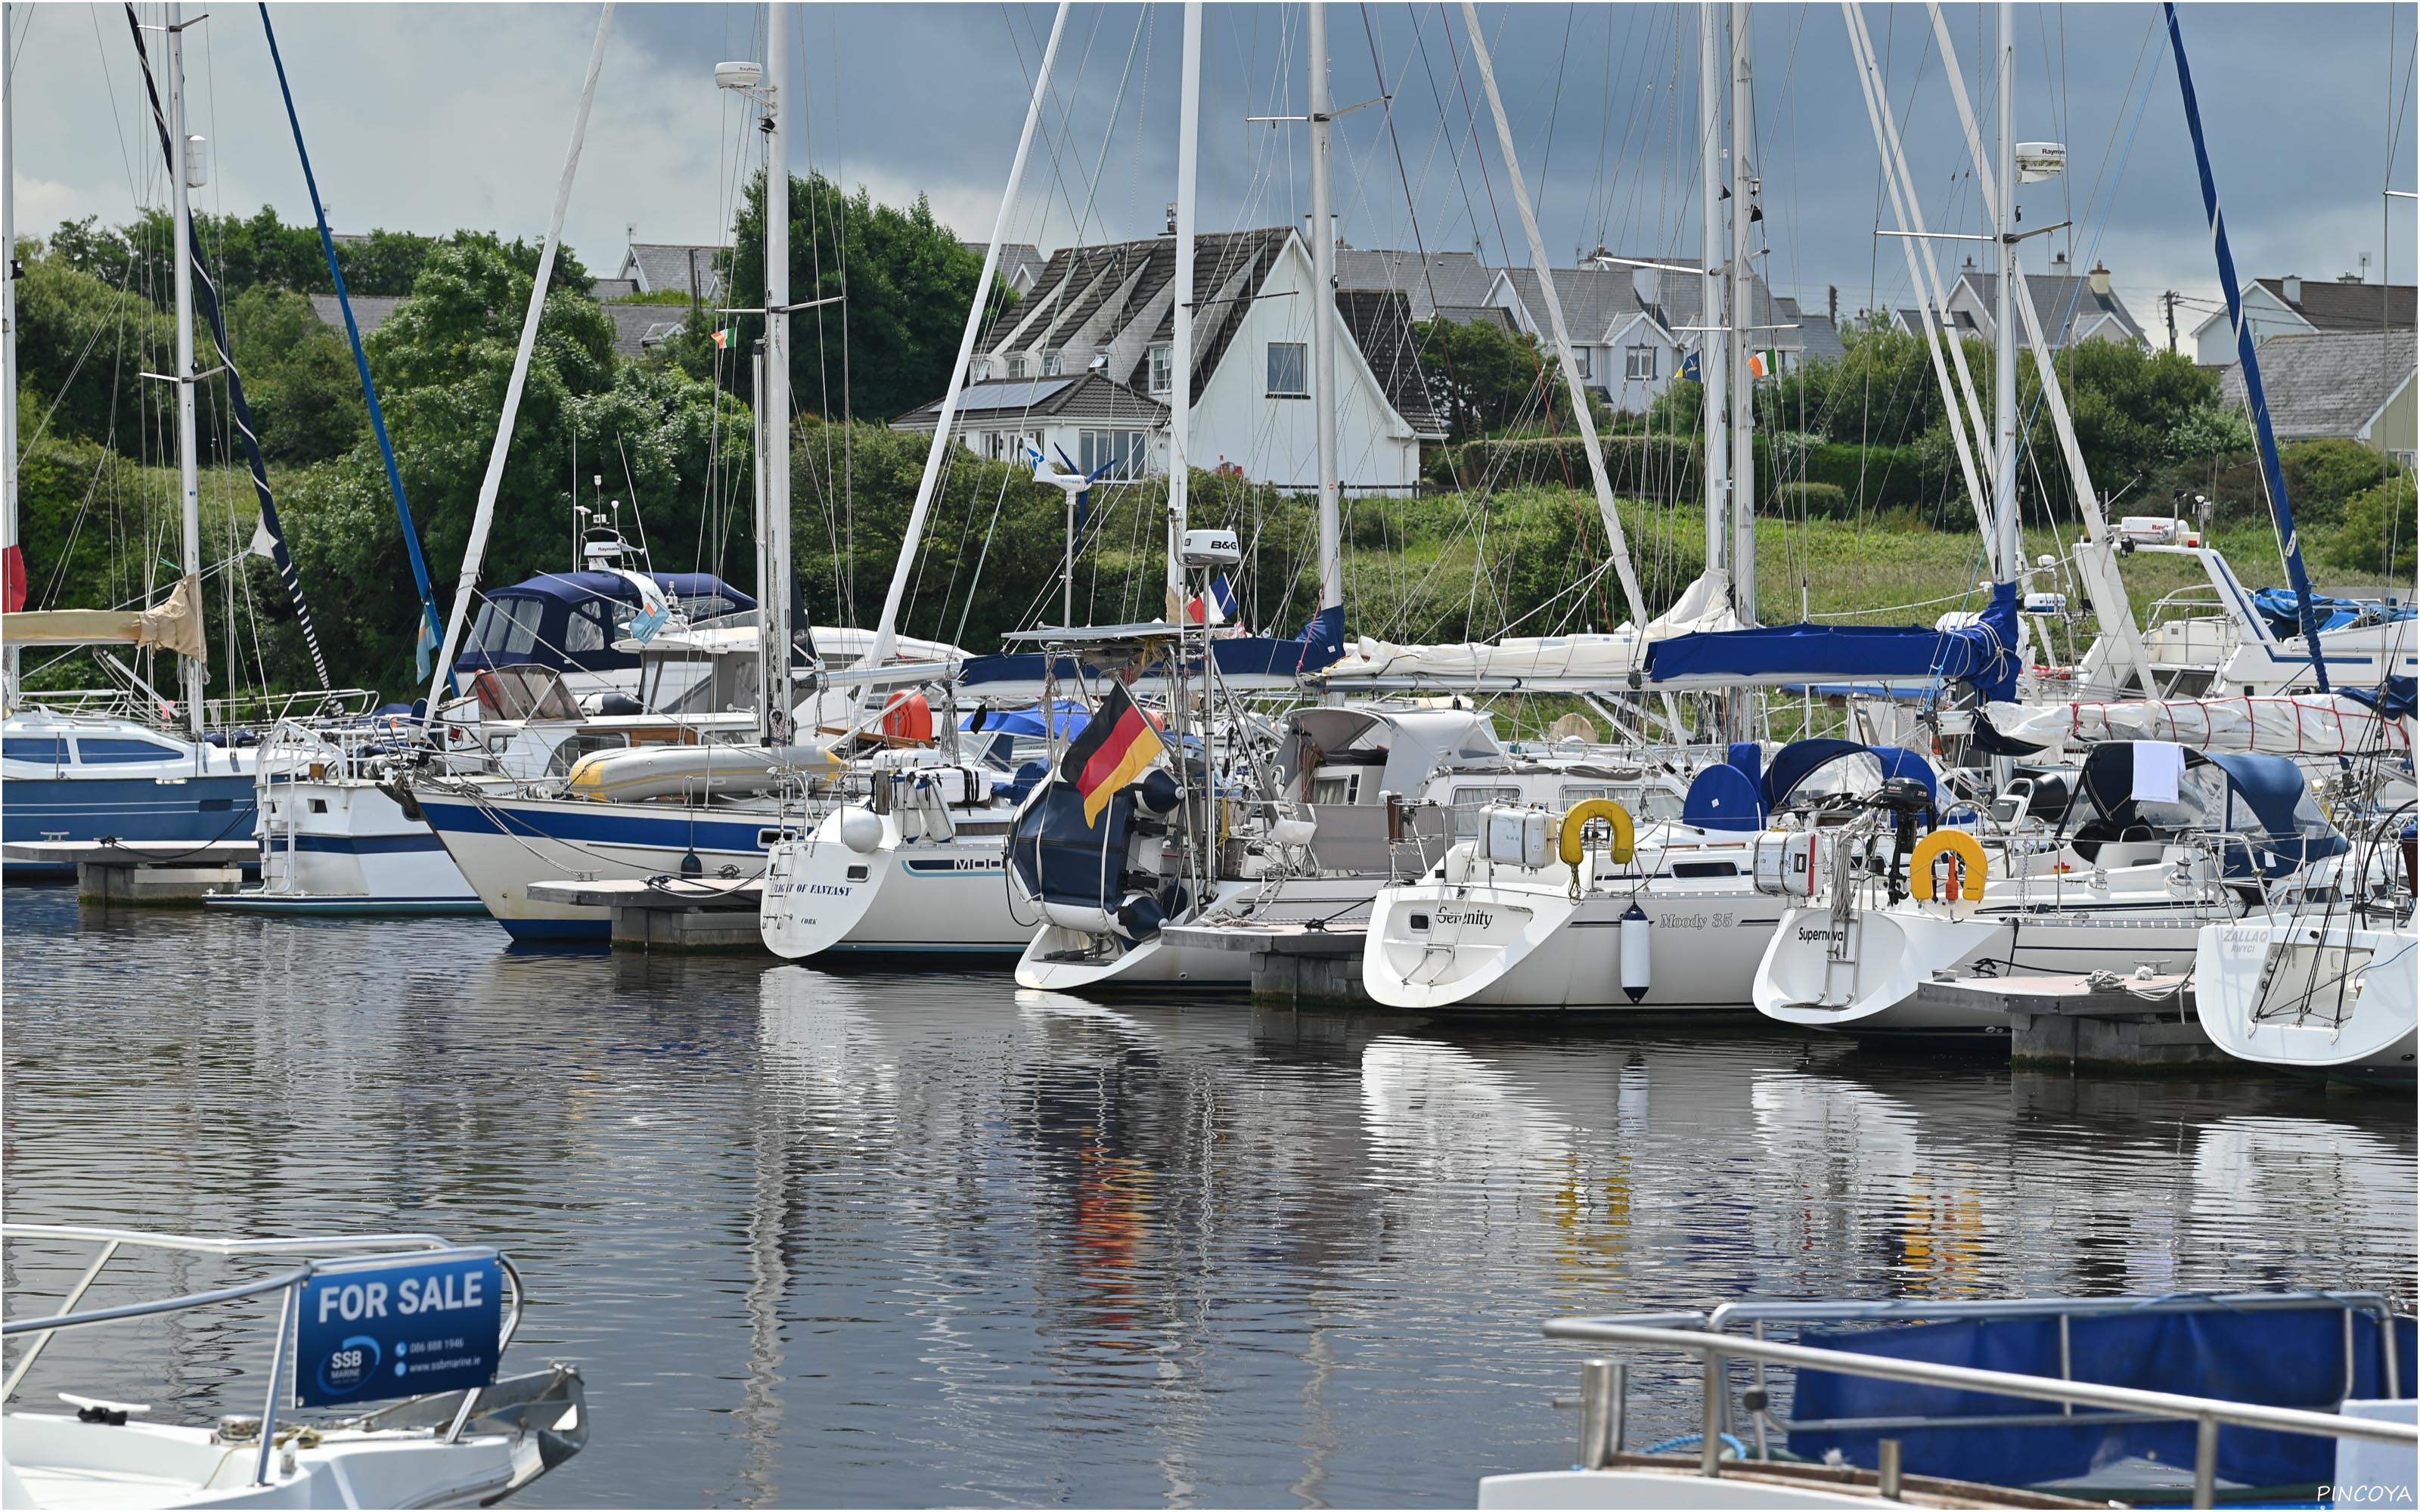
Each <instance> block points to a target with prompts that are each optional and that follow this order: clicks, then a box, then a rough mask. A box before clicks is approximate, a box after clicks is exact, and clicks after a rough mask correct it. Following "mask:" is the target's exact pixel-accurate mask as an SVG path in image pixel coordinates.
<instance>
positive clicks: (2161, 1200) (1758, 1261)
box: [5, 889, 2414, 1505]
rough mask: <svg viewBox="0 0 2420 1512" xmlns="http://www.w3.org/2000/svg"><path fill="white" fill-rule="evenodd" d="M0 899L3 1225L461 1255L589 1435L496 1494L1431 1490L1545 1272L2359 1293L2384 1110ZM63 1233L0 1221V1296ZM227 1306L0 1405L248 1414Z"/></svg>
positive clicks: (1484, 1411)
mask: <svg viewBox="0 0 2420 1512" xmlns="http://www.w3.org/2000/svg"><path fill="white" fill-rule="evenodd" d="M5 908H6V914H7V933H6V941H5V946H6V962H5V964H6V966H7V976H6V984H5V985H6V995H7V996H6V1011H7V1017H8V1042H7V1049H6V1053H7V1057H8V1072H7V1076H8V1081H7V1088H6V1090H7V1118H8V1153H7V1163H6V1173H5V1176H6V1193H5V1196H6V1200H7V1203H8V1211H9V1212H10V1213H11V1215H12V1216H15V1217H20V1218H24V1219H29V1220H42V1219H55V1220H61V1221H82V1222H103V1221H106V1222H112V1223H119V1222H124V1223H136V1224H143V1225H147V1226H153V1227H173V1228H182V1229H191V1230H200V1231H209V1232H229V1231H240V1230H249V1231H255V1232H268V1231H288V1232H290V1231H308V1230H314V1229H318V1230H327V1229H335V1228H350V1229H362V1228H370V1227H380V1228H385V1227H411V1228H433V1229H436V1230H439V1231H442V1232H445V1233H449V1234H452V1235H455V1236H457V1237H460V1238H464V1239H481V1240H489V1241H493V1242H498V1243H502V1244H504V1245H506V1246H508V1247H509V1248H510V1249H511V1250H512V1251H513V1252H514V1254H515V1255H516V1256H517V1257H519V1258H520V1261H521V1262H522V1264H523V1266H524V1268H525V1270H526V1271H527V1272H528V1273H529V1275H530V1278H531V1281H532V1284H533V1287H534V1288H535V1305H534V1307H533V1310H532V1314H531V1318H530V1321H529V1324H528V1326H527V1330H526V1334H525V1337H526V1338H527V1340H528V1350H527V1356H526V1357H527V1359H529V1360H530V1361H533V1362H535V1361H536V1360H541V1359H544V1358H549V1357H551V1358H563V1359H571V1360H576V1361H578V1362H579V1363H580V1364H581V1365H582V1368H583V1369H584V1370H585V1371H586V1372H587V1373H588V1376H589V1379H590V1382H591V1400H592V1402H593V1403H594V1405H595V1412H596V1421H597V1437H596V1439H595V1440H594V1441H593V1443H592V1446H591V1448H590V1450H589V1451H588V1453H587V1454H586V1455H584V1456H583V1457H582V1458H581V1459H580V1460H579V1461H577V1462H575V1464H574V1465H573V1466H572V1467H571V1468H570V1469H569V1470H568V1471H566V1473H564V1474H562V1475H561V1476H559V1477H552V1478H550V1479H549V1480H547V1481H543V1482H541V1483H539V1485H538V1487H537V1488H535V1491H536V1493H537V1494H536V1495H535V1497H533V1501H535V1502H537V1503H541V1504H543V1503H548V1502H554V1503H563V1504H687V1503H698V1502H710V1503H726V1504H796V1503H801V1502H812V1503H845V1504H847V1503H861V1504H933V1503H951V1504H975V1503H989V1502H1020V1503H1021V1502H1040V1501H1060V1502H1068V1503H1076V1504H1103V1503H1116V1504H1141V1503H1158V1502H1170V1503H1174V1504H1202V1505H1207V1504H1294V1503H1300V1504H1373V1503H1383V1504H1440V1505H1450V1504H1464V1505H1466V1504H1468V1501H1469V1497H1470V1495H1471V1490H1472V1485H1473V1481H1474V1478H1475V1477H1476V1476H1477V1475H1479V1474H1481V1473H1487V1472H1489V1471H1491V1470H1497V1469H1521V1468H1537V1467H1540V1466H1544V1465H1551V1464H1555V1463H1559V1462H1561V1461H1562V1460H1563V1459H1564V1458H1567V1449H1566V1447H1565V1443H1564V1441H1565V1439H1566V1438H1567V1436H1568V1433H1569V1431H1570V1425H1569V1422H1568V1421H1567V1414H1566V1415H1562V1416H1559V1415H1558V1414H1556V1413H1554V1412H1550V1411H1548V1410H1547V1408H1546V1406H1545V1403H1546V1400H1547V1398H1548V1397H1549V1396H1552V1395H1554V1394H1556V1393H1558V1392H1564V1391H1568V1390H1569V1387H1570V1378H1571V1372H1572V1365H1571V1361H1570V1359H1569V1357H1568V1356H1567V1355H1564V1354H1562V1353H1560V1352H1558V1351H1557V1350H1550V1349H1548V1348H1546V1347H1545V1346H1544V1344H1543V1343H1542V1342H1541V1341H1540V1340H1539V1339H1538V1338H1537V1335H1536V1325H1537V1323H1538V1322H1539V1320H1540V1319H1542V1318H1544V1317H1546V1316H1549V1315H1552V1314H1555V1313H1559V1312H1566V1311H1575V1310H1589V1311H1604V1310H1611V1309H1616V1308H1630V1307H1660V1306H1668V1305H1699V1304H1705V1303H1708V1302H1711V1301H1715V1300H1720V1299H1723V1298H1726V1297H1731V1296H1739V1295H1745V1294H1748V1293H1751V1292H1754V1293H1761V1294H1765V1295H1774V1294H1789V1295H1858V1296H1888V1295H1910V1296H1962V1295H2009V1294H2019V1293H2041V1292H2052V1291H2077V1292H2098V1293H2106V1292H2111V1291H2118V1290H2126V1289H2157V1288H2188V1287H2189V1288H2202V1287H2240V1286H2247V1285H2272V1284H2288V1283H2302V1284H2312V1285H2332V1286H2366V1287H2375V1288H2381V1289H2384V1290H2387V1291H2389V1292H2390V1293H2391V1294H2392V1295H2394V1296H2396V1297H2397V1299H2398V1301H2399V1302H2401V1304H2404V1305H2406V1306H2409V1305H2410V1304H2411V1300H2412V1298H2411V1293H2412V1283H2411V1276H2412V1262H2413V1241H2412V1225H2413V1200H2412V1174H2413V1149H2414V1137H2413V1120H2412V1110H2411V1108H2410V1105H2409V1103H2408V1102H2407V1101H2404V1100H2397V1099H2393V1098H2372V1097H2350V1098H2348V1097H2342V1096H2331V1095H2326V1094H2323V1093H2321V1092H2319V1090H2317V1089H2315V1088H2305V1087H2298V1086H2295V1085H2293V1084H2283V1083H2270V1082H2265V1081H2259V1080H2250V1081H2246V1080H2241V1079H2238V1080H2230V1081H2226V1082H2212V1083H2193V1082H2176V1081H2168V1082H2134V1083H2117V1082H2096V1081H2079V1080H2075V1079H2071V1078H2064V1077H2041V1076H2031V1075H2023V1074H2015V1075H2012V1074H2011V1073H2010V1072H2009V1070H2008V1068H2007V1067H2006V1066H2005V1065H1998V1066H1994V1065H1993V1064H1991V1063H1989V1062H1976V1061H1962V1060H1936V1059H1928V1058H1903V1057H1902V1058H1879V1057H1865V1056H1862V1055H1860V1054H1858V1053H1856V1052H1855V1051H1854V1050H1853V1049H1850V1048H1847V1047H1843V1046H1837V1045H1828V1044H1816V1043H1809V1042H1807V1041H1799V1040H1795V1039H1789V1038H1781V1037H1775V1036H1768V1035H1764V1034H1761V1033H1758V1032H1754V1031H1753V1030H1752V1029H1750V1030H1742V1029H1740V1028H1738V1027H1736V1026H1730V1027H1725V1026H1692V1025H1683V1026H1602V1027H1599V1028H1594V1029H1580V1028H1575V1027H1573V1026H1557V1025H1549V1026H1543V1027H1542V1026H1535V1025H1528V1026H1522V1025H1508V1026H1487V1025H1480V1026H1469V1025H1460V1024H1454V1023H1450V1022H1421V1021H1419V1020H1407V1019H1403V1018H1355V1017H1322V1016H1319V1015H1312V1014H1301V1013H1294V1012H1258V1013H1256V1012H1254V1011H1251V1010H1249V1009H1248V1008H1245V1007H1243V1006H1242V1005H1239V1004H1218V1003H1192V1004H1154V1005H1150V1006H1142V1007H1133V1008H1124V1009H1119V1008H1104V1007H1101V1006H1097V1005H1091V1004H1085V1003H1081V1002H1078V1001H1074V1000H1069V999H1061V998H1054V997H1050V996H1047V995H1032V994H1018V993H1016V992H1014V991H1013V990H1012V989H1010V988H1009V987H1008V986H1007V985H1006V984H1005V983H1004V982H999V981H995V980H990V979H988V978H974V977H966V976H960V975H933V976H924V977H884V976H871V975H850V976H828V975H825V974H823V973H820V972H817V971H814V970H812V969H809V968H805V967H799V966H781V967H767V966H764V965H762V964H757V963H753V962H738V961H719V960H711V959H684V958H678V957H638V956H608V955H604V954H598V953H566V952H548V951H523V950H514V949H505V948H504V946H503V944H502V936H501V934H499V933H496V932H494V931H492V930H490V929H489V928H488V927H487V926H485V925H483V924H470V923H465V922H464V921H460V920H445V921H430V922H426V923H411V922H407V921H388V922H359V923H346V922H339V921H320V922H316V923H312V924H306V925H299V926H298V925H295V924H292V923H290V922H287V921H276V920H258V919H243V918H227V917H223V916H217V915H188V914H152V915H145V916H142V917H141V918H132V919H130V918H128V917H127V916H125V915H100V914H91V913H86V914H79V913H78V912H77V911H76V910H75V908H74V907H73V905H72V903H69V902H66V901H65V895H64V894H63V893H61V892H56V891H31V890H26V889H9V890H8V893H7V895H6V899H5ZM79 1263H80V1261H79V1258H78V1257H72V1256H69V1255H66V1254H52V1253H49V1252H47V1251H41V1250H39V1249H27V1250H23V1251H12V1253H11V1254H10V1256H9V1260H8V1273H7V1276H6V1280H7V1282H8V1306H9V1308H10V1310H11V1312H12V1314H13V1313H15V1312H16V1311H19V1310H22V1309H31V1308H35V1307H39V1306H42V1305H44V1304H45V1301H46V1299H49V1298H54V1297H56V1296H57V1295H59V1294H60V1293H61V1292H62V1291H64V1289H65V1288H66V1287H67V1285H68V1284H69V1282H70V1280H71V1279H72V1276H73V1273H74V1270H75V1268H76V1266H77V1265H78V1264H79ZM179 1263H180V1264H189V1263H190V1262H179ZM211 1279H212V1277H211V1276H209V1275H207V1274H203V1273H199V1272H198V1271H196V1272H193V1273H191V1274H187V1273H182V1272H180V1273H178V1274H176V1275H175V1276H169V1275H168V1274H167V1273H164V1272H163V1273H158V1274H156V1275H155V1276H154V1277H153V1281H154V1282H155V1283H156V1284H160V1285H167V1284H181V1285H201V1284H205V1283H207V1282H209V1280H211ZM129 1294H131V1293H129ZM266 1322H267V1318H266V1312H265V1310H264V1311H263V1312H262V1313H261V1314H260V1316H257V1317H255V1316H251V1315H242V1316H236V1315H230V1316H228V1317H226V1318H214V1319H209V1320H208V1321H207V1322H203V1321H200V1320H194V1321H191V1322H186V1323H180V1324H179V1325H178V1332H177V1333H176V1334H175V1335H174V1337H173V1338H171V1337H168V1336H165V1335H155V1336H152V1337H149V1338H145V1339H136V1340H133V1341H132V1342H129V1341H126V1340H116V1339H108V1338H103V1337H101V1336H100V1335H93V1336H88V1337H85V1338H80V1339H76V1340H74V1341H73V1343H74V1346H75V1347H74V1349H73V1350H70V1348H69V1341H62V1343H61V1345H60V1346H59V1347H58V1348H57V1349H56V1350H54V1351H53V1357H46V1359H45V1362H44V1363H43V1365H41V1366H40V1367H39V1368H38V1370H37V1372H36V1376H35V1379H34V1381H33V1382H32V1391H33V1393H34V1394H35V1396H43V1395H46V1394H47V1393H48V1392H50V1391H54V1390H58V1389H77V1388H79V1387H81V1388H83V1389H86V1390H92V1391H97V1392H99V1393H100V1394H101V1395H105V1396H132V1397H134V1398H135V1399H143V1400H154V1401H164V1402H166V1403H169V1404H172V1407H173V1410H175V1411H177V1412H193V1413H210V1412H217V1411H220V1410H222V1408H223V1407H224V1409H225V1410H230V1411H232V1410H239V1409H241V1410H251V1409H253V1408H255V1407H256V1403H257V1396H258V1393H259V1390H260V1382H259V1381H258V1377H257V1375H256V1372H257V1371H258V1370H259V1368H260V1367H261V1365H262V1363H263V1362H265V1359H266V1354H267V1343H268V1339H267V1334H266ZM138 1344H139V1345H147V1346H160V1345H168V1344H173V1345H174V1346H175V1350H176V1353H175V1356H174V1359H175V1364H174V1365H173V1367H172V1369H171V1371H170V1374H169V1376H168V1378H167V1380H166V1382H165V1385H164V1387H163V1381H162V1377H161V1374H160V1371H161V1368H162V1367H161V1365H160V1361H161V1360H162V1359H163V1358H165V1357H166V1356H164V1355H163V1354H161V1353H157V1352H153V1353H147V1352H146V1351H145V1350H144V1349H141V1348H137V1347H136V1345H138ZM79 1351H80V1352H79ZM1641 1388H1642V1390H1644V1391H1646V1392H1647V1393H1648V1394H1649V1399H1648V1400H1647V1401H1645V1402H1643V1403H1642V1404H1641V1409H1640V1417H1641V1420H1642V1428H1641V1431H1655V1430H1657V1429H1658V1428H1660V1427H1663V1425H1665V1424H1667V1423H1668V1424H1669V1425H1670V1429H1669V1430H1670V1431H1682V1430H1683V1429H1684V1428H1685V1427H1686V1425H1685V1424H1684V1423H1683V1421H1682V1419H1683V1416H1684V1415H1685V1413H1686V1407H1685V1403H1686V1401H1687V1400H1688V1394H1687V1388H1686V1387H1685V1386H1684V1385H1683V1383H1682V1382H1681V1381H1679V1380H1678V1377H1677V1374H1675V1375H1671V1376H1667V1375H1664V1374H1660V1373H1646V1374H1644V1375H1643V1376H1642V1379H1641Z"/></svg>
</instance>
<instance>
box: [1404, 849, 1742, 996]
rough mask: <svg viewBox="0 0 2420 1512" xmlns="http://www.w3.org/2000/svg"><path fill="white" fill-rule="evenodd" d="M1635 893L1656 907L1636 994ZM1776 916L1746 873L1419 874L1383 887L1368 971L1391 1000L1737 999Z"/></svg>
mask: <svg viewBox="0 0 2420 1512" xmlns="http://www.w3.org/2000/svg"><path fill="white" fill-rule="evenodd" d="M1634 902H1636V903H1637V905H1638V907H1639V909H1640V911H1641V912H1643V913H1644V914H1646V916H1647V918H1648V927H1647V940H1648V945H1647V949H1648V960H1647V962H1646V967H1647V976H1648V983H1647V986H1646V989H1645V991H1644V992H1642V993H1640V994H1639V995H1637V996H1636V997H1634V996H1633V995H1631V993H1629V992H1628V991H1626V990H1625V989H1624V988H1623V986H1622V977H1623V975H1624V973H1623V971H1622V964H1623V963H1622V933H1623V932H1622V929H1621V922H1622V916H1623V915H1624V914H1625V913H1627V912H1628V911H1629V910H1630V907H1631V905H1632V903H1634ZM1780 917H1781V901H1780V900H1779V899H1777V898H1766V897H1761V896H1759V895H1758V894H1757V893H1756V892H1754V891H1753V890H1752V889H1751V888H1750V887H1749V886H1748V885H1747V882H1746V880H1745V879H1742V880H1740V881H1739V882H1737V883H1735V884H1731V885H1728V886H1719V887H1712V886H1710V887H1704V888H1693V889H1688V890H1685V891H1684V890H1675V889H1669V888H1668V889H1666V890H1663V891H1652V890H1650V889H1646V888H1641V889H1639V890H1638V891H1637V893H1636V894H1635V895H1634V894H1631V893H1628V892H1595V891H1591V892H1589V893H1586V894H1584V895H1583V896H1581V897H1579V898H1577V899H1575V898H1573V897H1571V896H1570V895H1569V893H1568V892H1561V891H1554V890H1550V889H1549V888H1547V887H1521V886H1512V887H1479V886H1460V887H1457V886H1453V885H1450V884H1448V883H1444V882H1422V883H1419V884H1418V885H1415V886H1412V887H1389V888H1388V889H1387V890H1386V891H1384V892H1382V893H1380V894H1379V895H1378V902H1377V904H1376V906H1375V908H1374V909H1373V911H1372V914H1371V918H1370V934H1369V939H1368V941H1367V943H1366V944H1365V945H1364V947H1363V952H1362V957H1361V980H1362V984H1363V986H1365V987H1366V988H1367V989H1368V990H1369V993H1370V995H1371V996H1372V997H1373V998H1375V999H1376V1000H1377V1001H1378V1002H1380V1003H1383V1004H1385V1005H1387V1006H1388V1007H1389V1008H1404V1009H1422V1010H1432V1011H1435V1010H1446V1009H1463V1010H1478V1009H1496V1010H1502V1011H1536V1010H1544V1009H1580V1010H1599V1009H1619V1010H1636V1011H1646V1012H1663V1011H1674V1010H1701V1009H1710V1010H1740V1009H1745V1008H1746V1006H1747V1002H1748V990H1749V986H1750V983H1751V980H1752V979H1753V978H1754V976H1755V970H1756V962H1757V959H1758V957H1759V955H1760V954H1761V952H1762V951H1763V949H1764V947H1765V944H1766V942H1767V941H1768V940H1769V939H1771V937H1772V933H1773V928H1774V925H1775V923H1776V921H1777V920H1778V919H1779V918H1780ZM1633 937H1634V938H1636V932H1635V931H1634V932H1633ZM1634 964H1635V963H1634Z"/></svg>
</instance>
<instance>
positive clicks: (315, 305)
mask: <svg viewBox="0 0 2420 1512" xmlns="http://www.w3.org/2000/svg"><path fill="white" fill-rule="evenodd" d="M338 239H339V240H342V238H338ZM352 301H353V324H354V325H355V326H356V327H358V328H359V329H360V331H361V333H362V334H363V335H365V336H367V335H368V334H369V333H370V332H373V331H376V330H377V329H378V328H379V327H380V326H382V325H384V324H386V317H387V316H391V315H393V314H395V307H396V305H398V304H401V303H402V302H403V296H402V295H400V294H356V295H354V296H352ZM311 309H312V311H313V313H315V314H316V315H318V317H319V318H320V320H321V321H322V322H324V323H325V324H327V325H329V326H332V327H334V329H336V330H338V331H342V330H344V329H345V311H344V307H343V306H342V305H339V304H338V303H337V302H336V297H335V296H334V294H314V295H312V296H311Z"/></svg>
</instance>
